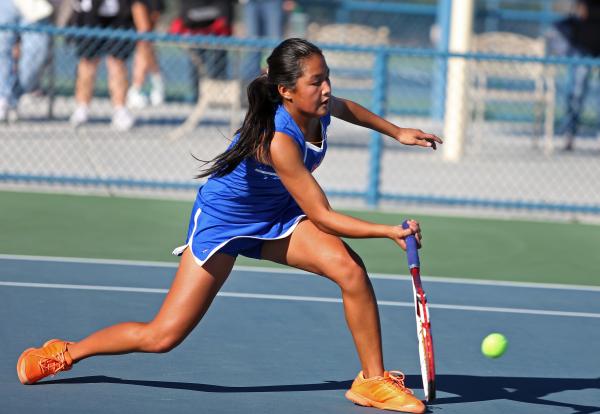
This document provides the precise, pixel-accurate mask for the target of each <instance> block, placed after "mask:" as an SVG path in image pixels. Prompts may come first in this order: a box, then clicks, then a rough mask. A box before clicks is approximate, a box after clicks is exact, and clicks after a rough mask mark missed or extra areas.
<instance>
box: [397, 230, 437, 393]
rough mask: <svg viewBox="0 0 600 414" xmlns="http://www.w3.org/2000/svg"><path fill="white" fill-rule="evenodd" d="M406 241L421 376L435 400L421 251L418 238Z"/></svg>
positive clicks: (425, 389) (429, 328)
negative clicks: (420, 259) (421, 268)
mask: <svg viewBox="0 0 600 414" xmlns="http://www.w3.org/2000/svg"><path fill="white" fill-rule="evenodd" d="M408 227H409V226H408V221H407V220H404V222H403V223H402V228H403V229H408ZM404 240H405V241H406V257H407V259H408V268H409V269H410V274H411V276H412V282H413V283H412V285H413V294H414V300H415V312H416V318H417V338H418V340H419V361H420V363H421V377H422V379H423V391H424V392H425V399H426V400H427V401H429V402H431V401H433V400H435V360H434V357H433V338H432V337H431V323H430V321H429V309H428V308H427V298H426V297H425V291H424V290H423V285H422V284H421V270H420V266H421V264H420V262H419V251H418V247H417V239H416V238H415V236H413V235H411V236H408V237H406V238H405V239H404Z"/></svg>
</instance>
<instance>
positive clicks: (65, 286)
mask: <svg viewBox="0 0 600 414" xmlns="http://www.w3.org/2000/svg"><path fill="white" fill-rule="evenodd" d="M0 286H8V287H26V288H44V289H74V290H94V291H110V292H130V293H160V294H165V293H167V292H168V290H167V289H154V288H135V287H123V286H98V285H71V284H58V283H56V284H55V283H25V282H8V281H0ZM217 296H220V297H227V298H243V299H264V300H282V301H298V302H326V303H342V300H341V299H340V298H325V297H319V296H294V295H269V294H262V293H239V292H220V293H218V294H217ZM377 303H378V304H379V305H380V306H400V307H406V308H412V307H413V306H414V304H413V303H412V302H394V301H387V300H382V301H378V302H377ZM429 307H430V308H431V309H449V310H462V311H470V312H497V313H518V314H526V315H545V316H566V317H573V318H600V313H589V312H564V311H551V310H543V309H523V308H496V307H488V306H463V305H447V304H429Z"/></svg>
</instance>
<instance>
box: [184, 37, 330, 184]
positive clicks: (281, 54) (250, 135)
mask: <svg viewBox="0 0 600 414" xmlns="http://www.w3.org/2000/svg"><path fill="white" fill-rule="evenodd" d="M314 54H318V55H321V56H323V52H322V51H321V49H319V48H318V47H317V46H315V45H313V44H312V43H310V42H308V41H306V40H304V39H298V38H292V39H287V40H284V41H283V42H281V43H280V44H279V45H278V46H277V47H276V48H275V49H273V52H272V53H271V56H269V57H268V58H267V64H268V71H267V73H266V74H263V75H260V76H259V77H257V78H256V79H254V80H253V81H252V82H250V85H248V112H247V113H246V117H245V118H244V122H243V124H242V127H241V128H240V129H239V130H237V131H236V134H238V133H239V134H240V137H239V139H238V141H237V142H236V143H235V144H234V145H233V146H232V147H231V148H229V149H228V150H227V151H225V152H223V153H222V154H220V155H217V156H216V157H215V158H213V159H212V160H210V161H208V162H205V163H204V165H203V166H202V171H201V173H200V174H198V175H197V176H196V178H203V177H208V176H210V175H215V176H217V177H222V176H224V175H226V174H229V173H230V172H231V171H233V170H234V169H235V167H237V166H238V164H239V163H240V162H242V160H243V159H244V158H246V157H256V158H261V159H265V157H267V158H268V154H269V149H270V147H271V140H272V138H273V134H274V133H275V111H276V110H277V106H278V105H279V104H280V103H281V102H282V101H281V96H280V95H279V92H278V90H277V86H278V85H283V86H285V87H286V88H289V89H293V88H294V87H295V85H296V81H297V80H298V78H299V77H300V76H302V72H303V65H302V62H303V61H304V59H306V58H308V57H310V56H312V55H314ZM207 164H212V165H210V167H208V168H204V166H205V165H207Z"/></svg>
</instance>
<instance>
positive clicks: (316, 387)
mask: <svg viewBox="0 0 600 414" xmlns="http://www.w3.org/2000/svg"><path fill="white" fill-rule="evenodd" d="M46 384H126V385H139V386H142V387H155V388H169V389H178V390H189V391H200V392H223V393H227V392H232V393H245V392H292V391H327V390H346V389H348V388H350V386H351V385H352V380H348V381H325V382H321V383H315V384H291V385H261V386H255V387H230V386H226V385H212V384H198V383H193V382H171V381H147V380H128V379H122V378H115V377H107V376H104V375H94V376H89V377H77V378H67V379H62V380H53V381H44V382H40V383H38V384H35V385H46Z"/></svg>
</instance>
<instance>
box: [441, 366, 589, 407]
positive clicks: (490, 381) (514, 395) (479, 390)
mask: <svg viewBox="0 0 600 414" xmlns="http://www.w3.org/2000/svg"><path fill="white" fill-rule="evenodd" d="M436 382H437V386H438V389H439V390H440V391H443V392H448V393H451V394H455V396H454V397H442V398H438V399H437V400H436V401H435V405H441V404H451V403H466V402H481V401H490V400H509V401H516V402H521V403H529V404H539V405H545V406H555V407H568V408H571V409H573V410H575V413H581V414H583V413H596V412H600V407H597V406H587V405H583V404H573V403H566V402H560V401H553V400H547V399H543V398H542V397H545V396H547V395H549V394H554V393H559V392H563V391H578V390H585V389H592V390H596V391H600V378H529V377H487V376H475V375H438V376H437V377H436ZM584 402H585V401H584Z"/></svg>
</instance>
